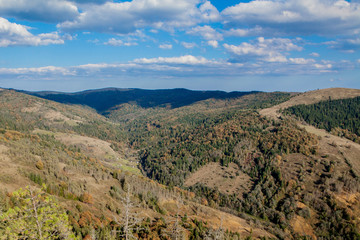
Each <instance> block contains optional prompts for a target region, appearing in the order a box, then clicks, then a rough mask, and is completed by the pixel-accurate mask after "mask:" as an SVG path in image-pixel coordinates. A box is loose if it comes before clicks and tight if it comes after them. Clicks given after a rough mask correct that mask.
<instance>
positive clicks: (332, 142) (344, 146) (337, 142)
mask: <svg viewBox="0 0 360 240" xmlns="http://www.w3.org/2000/svg"><path fill="white" fill-rule="evenodd" d="M299 126H300V127H303V128H305V130H306V131H308V132H309V133H312V134H315V135H317V136H319V137H321V139H320V145H319V146H320V150H326V151H325V152H328V153H330V154H332V155H333V156H336V158H337V159H344V160H345V161H346V162H347V164H349V165H350V166H351V167H352V169H353V171H354V172H355V174H356V175H357V176H359V177H360V157H359V156H360V144H358V143H355V142H353V141H350V140H348V139H346V138H341V137H338V136H334V135H332V134H330V133H328V132H327V131H325V130H323V129H318V128H315V127H313V126H310V125H304V124H299ZM332 149H333V150H332ZM332 152H333V153H332Z"/></svg>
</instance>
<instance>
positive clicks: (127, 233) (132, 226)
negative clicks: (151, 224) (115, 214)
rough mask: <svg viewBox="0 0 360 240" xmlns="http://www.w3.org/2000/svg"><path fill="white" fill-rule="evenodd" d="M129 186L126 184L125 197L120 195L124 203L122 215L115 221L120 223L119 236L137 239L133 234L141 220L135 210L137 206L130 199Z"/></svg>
mask: <svg viewBox="0 0 360 240" xmlns="http://www.w3.org/2000/svg"><path fill="white" fill-rule="evenodd" d="M130 191H131V186H130V185H129V184H127V187H126V195H125V197H122V198H121V200H122V203H123V205H124V216H123V218H122V219H121V220H120V222H118V221H117V219H116V218H115V222H117V223H118V224H120V225H122V226H123V228H122V231H120V236H121V237H123V238H125V239H126V240H131V239H137V237H135V236H134V232H136V231H138V230H139V229H140V226H139V225H140V224H141V222H142V220H143V218H141V217H140V216H139V215H138V214H137V213H136V212H135V208H137V207H139V206H137V205H136V204H135V203H134V202H133V201H132V200H131V193H130Z"/></svg>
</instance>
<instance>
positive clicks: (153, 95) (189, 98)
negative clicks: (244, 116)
mask: <svg viewBox="0 0 360 240" xmlns="http://www.w3.org/2000/svg"><path fill="white" fill-rule="evenodd" d="M20 92H24V93H26V94H30V95H33V96H37V97H41V98H45V99H48V100H52V101H56V102H60V103H66V104H81V105H87V106H89V107H91V108H94V109H96V110H97V111H98V112H99V113H104V112H105V111H107V110H109V109H111V108H113V107H115V106H117V105H120V104H124V103H133V104H137V105H139V106H141V107H143V108H151V107H170V108H178V107H183V106H187V105H191V104H193V103H195V102H198V101H203V100H206V99H210V98H214V99H231V98H238V97H242V96H244V95H248V94H255V93H259V91H250V92H224V91H195V90H188V89H183V88H177V89H161V90H146V89H137V88H133V89H127V88H103V89H95V90H85V91H81V92H74V93H64V92H53V91H41V92H30V91H20Z"/></svg>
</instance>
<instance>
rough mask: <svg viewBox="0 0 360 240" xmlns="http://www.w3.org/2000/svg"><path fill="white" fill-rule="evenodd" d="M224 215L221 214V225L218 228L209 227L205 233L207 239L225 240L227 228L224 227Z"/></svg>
mask: <svg viewBox="0 0 360 240" xmlns="http://www.w3.org/2000/svg"><path fill="white" fill-rule="evenodd" d="M223 222H224V215H223V214H221V218H220V226H219V228H218V229H216V230H214V229H209V231H208V232H207V233H206V235H205V240H225V229H224V228H223Z"/></svg>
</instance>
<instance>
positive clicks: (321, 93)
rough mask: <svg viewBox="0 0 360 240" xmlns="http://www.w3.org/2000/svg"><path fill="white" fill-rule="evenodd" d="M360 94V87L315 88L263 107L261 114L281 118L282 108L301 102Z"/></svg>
mask: <svg viewBox="0 0 360 240" xmlns="http://www.w3.org/2000/svg"><path fill="white" fill-rule="evenodd" d="M358 96H360V90H359V89H349V88H327V89H321V90H315V91H310V92H305V93H301V94H299V95H297V96H295V97H293V98H291V99H290V100H289V101H286V102H284V103H281V104H279V105H276V106H273V107H271V108H266V109H263V110H261V111H260V114H261V115H264V116H267V117H270V118H279V117H280V114H279V110H280V109H286V108H289V107H292V106H295V105H300V104H313V103H318V102H320V101H325V100H328V99H329V98H331V99H333V100H335V99H345V98H354V97H358Z"/></svg>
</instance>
